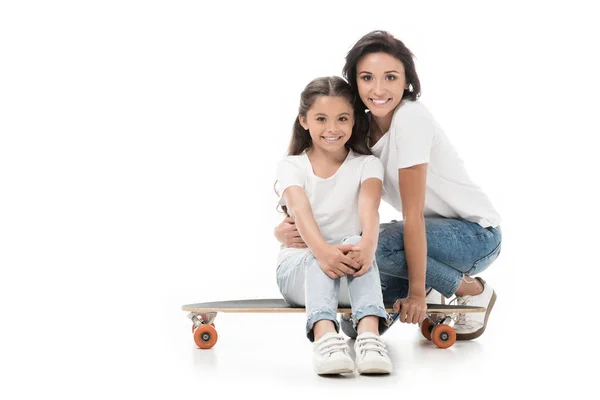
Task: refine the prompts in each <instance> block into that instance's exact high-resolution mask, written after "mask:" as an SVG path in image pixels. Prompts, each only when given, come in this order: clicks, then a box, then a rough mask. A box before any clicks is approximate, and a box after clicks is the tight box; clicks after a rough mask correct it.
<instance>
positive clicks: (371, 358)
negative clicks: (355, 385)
mask: <svg viewBox="0 0 600 400" xmlns="http://www.w3.org/2000/svg"><path fill="white" fill-rule="evenodd" d="M354 351H355V352H356V367H357V369H358V373H359V374H389V373H390V372H392V368H393V364H392V360H390V358H389V357H388V355H387V349H386V346H385V343H384V342H383V341H382V340H381V338H380V337H379V336H378V335H376V334H374V333H370V332H364V333H361V334H360V335H358V336H357V337H356V342H355V343H354Z"/></svg>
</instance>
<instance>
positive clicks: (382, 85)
mask: <svg viewBox="0 0 600 400" xmlns="http://www.w3.org/2000/svg"><path fill="white" fill-rule="evenodd" d="M356 82H357V85H358V94H359V96H360V98H361V100H362V101H363V103H365V106H367V108H368V109H369V111H371V113H372V114H373V116H375V117H385V116H387V115H388V114H390V113H392V112H394V109H395V108H396V106H397V105H398V104H400V100H402V95H403V94H404V89H406V88H407V84H406V76H405V71H404V65H403V64H402V62H401V61H400V60H398V59H397V58H395V57H394V56H391V55H389V54H387V53H382V52H381V53H369V54H367V55H365V56H364V57H362V58H361V59H360V60H359V61H358V64H357V65H356Z"/></svg>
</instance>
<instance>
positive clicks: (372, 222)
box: [350, 178, 382, 277]
mask: <svg viewBox="0 0 600 400" xmlns="http://www.w3.org/2000/svg"><path fill="white" fill-rule="evenodd" d="M381 191H382V182H381V180H380V179H377V178H369V179H366V180H364V181H363V183H362V185H361V187H360V193H359V195H358V215H359V217H360V226H361V228H362V235H361V240H360V242H359V243H358V244H357V245H356V247H355V248H354V249H355V250H356V251H358V252H359V253H360V255H357V257H356V258H355V259H356V260H357V261H358V262H359V264H360V266H361V269H360V271H358V272H357V273H355V274H354V276H355V277H357V276H361V275H363V274H364V273H366V272H367V271H368V270H369V268H371V265H372V264H373V260H374V259H375V250H377V241H378V239H379V204H380V203H381ZM350 256H351V257H352V255H350Z"/></svg>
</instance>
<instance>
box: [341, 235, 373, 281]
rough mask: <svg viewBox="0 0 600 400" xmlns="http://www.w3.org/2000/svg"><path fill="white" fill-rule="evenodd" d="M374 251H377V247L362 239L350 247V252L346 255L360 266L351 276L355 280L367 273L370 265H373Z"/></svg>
mask: <svg viewBox="0 0 600 400" xmlns="http://www.w3.org/2000/svg"><path fill="white" fill-rule="evenodd" d="M375 250H377V245H375V243H373V242H371V241H370V240H366V239H362V240H361V241H360V242H358V243H357V244H356V245H354V246H353V247H352V250H351V251H350V252H349V253H348V257H350V258H352V259H353V260H354V261H356V262H358V264H359V265H360V269H359V270H358V271H356V272H355V273H354V274H352V276H353V277H355V278H356V277H359V276H361V275H364V274H366V273H367V271H368V270H369V268H371V265H373V260H374V259H375Z"/></svg>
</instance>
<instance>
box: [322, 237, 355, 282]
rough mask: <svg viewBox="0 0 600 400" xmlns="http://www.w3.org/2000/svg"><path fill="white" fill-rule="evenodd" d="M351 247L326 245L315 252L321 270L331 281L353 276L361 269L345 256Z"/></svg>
mask: <svg viewBox="0 0 600 400" xmlns="http://www.w3.org/2000/svg"><path fill="white" fill-rule="evenodd" d="M349 247H350V246H348V247H345V246H343V245H338V246H331V245H325V246H323V247H322V248H321V249H319V250H317V251H316V252H314V255H315V258H316V259H317V261H318V262H319V265H320V266H321V269H322V270H323V272H325V274H326V275H327V276H328V277H330V278H331V279H338V278H341V277H342V276H344V275H353V274H354V273H355V272H356V271H357V270H358V269H359V268H360V266H359V264H358V262H356V261H354V260H353V259H351V258H350V257H348V256H347V255H345V254H344V251H348V250H349Z"/></svg>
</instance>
